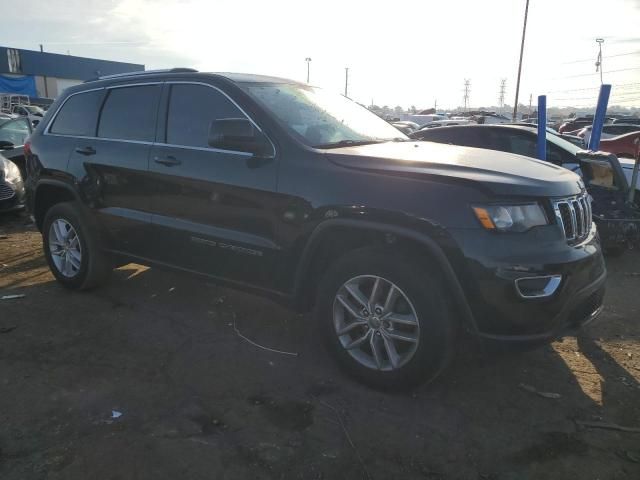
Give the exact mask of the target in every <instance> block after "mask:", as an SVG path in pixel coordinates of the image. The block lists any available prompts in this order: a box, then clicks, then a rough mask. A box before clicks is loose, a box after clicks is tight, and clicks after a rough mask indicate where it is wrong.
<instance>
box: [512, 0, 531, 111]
mask: <svg viewBox="0 0 640 480" xmlns="http://www.w3.org/2000/svg"><path fill="white" fill-rule="evenodd" d="M528 14H529V0H527V5H526V6H525V7H524V24H523V25H522V43H521V44H520V61H519V62H518V81H517V82H516V100H515V102H514V104H513V121H514V122H515V121H517V120H518V95H519V94H520V74H521V73H522V54H523V53H524V37H525V34H526V33H527V15H528Z"/></svg>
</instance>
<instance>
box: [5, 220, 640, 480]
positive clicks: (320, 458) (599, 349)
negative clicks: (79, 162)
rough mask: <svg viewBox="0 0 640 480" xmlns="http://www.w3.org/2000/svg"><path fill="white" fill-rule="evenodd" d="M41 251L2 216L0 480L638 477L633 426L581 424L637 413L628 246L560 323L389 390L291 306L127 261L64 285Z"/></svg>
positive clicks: (639, 441) (636, 421)
mask: <svg viewBox="0 0 640 480" xmlns="http://www.w3.org/2000/svg"><path fill="white" fill-rule="evenodd" d="M41 248H42V247H41V240H40V235H39V233H38V232H37V231H36V230H35V228H34V227H33V226H32V225H29V224H28V221H27V219H26V218H25V217H21V218H15V217H0V296H2V295H9V294H24V295H25V297H24V298H18V299H13V300H0V478H1V479H3V480H29V479H44V478H47V479H65V480H66V479H72V480H73V479H82V480H87V479H154V480H162V479H219V478H225V479H250V478H266V479H280V478H283V479H285V478H286V479H288V478H294V479H339V478H356V479H395V478H402V479H413V478H427V479H494V480H498V479H499V480H516V479H517V480H526V479H545V480H548V479H582V480H586V479H602V480H605V479H634V480H636V479H638V478H640V433H635V432H631V431H618V430H607V429H600V428H592V427H588V426H584V425H583V424H582V423H581V422H595V423H598V424H599V423H602V422H606V423H614V424H617V425H621V426H625V427H632V428H636V429H637V428H640V254H639V253H636V252H632V253H629V254H627V255H624V256H622V257H620V258H611V259H608V262H607V263H608V268H609V274H610V276H609V280H608V292H607V303H606V305H607V306H606V310H605V312H604V314H603V315H602V316H601V319H600V320H599V321H598V322H597V323H596V324H594V325H592V326H590V327H588V328H587V329H586V330H585V331H584V332H583V333H582V334H581V335H580V336H579V337H578V338H575V337H569V338H566V339H565V340H564V341H563V342H556V343H554V344H552V345H550V346H547V347H544V348H541V349H538V350H536V351H532V352H527V353H517V354H514V353H511V354H501V355H495V354H493V355H489V356H486V355H482V353H481V351H480V350H479V349H474V348H473V345H472V344H468V343H463V344H462V347H461V350H462V351H461V352H459V353H460V354H459V355H458V356H457V359H456V360H455V362H454V364H453V365H452V367H451V368H450V369H449V370H448V371H447V372H446V373H445V375H444V376H443V377H442V378H441V379H440V380H438V381H436V382H435V383H434V384H432V385H430V386H427V387H422V388H420V389H418V390H416V391H414V392H411V393H403V394H389V393H381V392H377V391H373V390H371V389H369V388H367V387H364V386H362V385H359V384H357V383H355V382H354V381H352V380H350V379H349V378H347V377H345V376H344V375H343V374H342V373H341V372H340V371H339V370H338V369H337V367H336V366H335V365H334V363H333V362H332V361H331V360H330V358H328V356H327V354H326V353H325V352H324V350H323V348H322V347H321V346H320V345H319V344H318V343H319V342H318V339H317V338H316V337H315V336H314V330H313V328H311V327H310V322H311V319H310V318H308V317H307V316H299V315H295V314H294V313H291V312H290V311H287V310H285V309H283V308H281V307H279V306H277V305H275V304H273V303H271V302H269V301H267V300H264V299H261V298H258V297H253V296H249V295H247V294H243V293H239V292H234V291H230V290H226V289H222V288H219V287H216V286H213V285H210V284H207V283H206V282H205V281H203V280H202V279H197V278H192V277H187V276H184V275H181V274H174V273H168V272H161V271H156V270H153V269H151V270H150V269H146V268H143V267H140V266H136V265H129V266H126V267H123V268H121V269H119V270H117V271H116V272H115V274H114V276H113V279H112V281H111V283H110V284H109V285H108V286H106V287H104V288H102V289H99V290H96V291H93V292H90V293H74V292H69V291H67V290H64V289H63V288H61V287H60V286H58V285H57V284H56V283H55V282H54V280H53V277H52V276H51V274H50V273H49V271H48V269H47V267H46V264H45V261H44V259H43V256H42V253H41ZM234 324H235V328H234ZM240 335H242V336H244V337H245V338H242V337H241V336H240ZM247 339H248V340H251V341H253V342H256V343H257V344H259V345H263V346H268V347H271V348H274V349H277V350H282V351H284V352H290V353H296V355H287V354H283V353H274V352H270V351H266V350H263V349H260V348H258V347H257V346H255V345H253V344H251V343H250V342H249V341H247ZM523 385H524V386H523ZM532 389H535V391H531V390H532ZM536 391H538V392H547V393H552V394H557V395H546V396H545V395H543V394H538V393H536ZM118 412H119V413H120V414H121V416H119V417H118V418H113V417H114V416H117V414H118Z"/></svg>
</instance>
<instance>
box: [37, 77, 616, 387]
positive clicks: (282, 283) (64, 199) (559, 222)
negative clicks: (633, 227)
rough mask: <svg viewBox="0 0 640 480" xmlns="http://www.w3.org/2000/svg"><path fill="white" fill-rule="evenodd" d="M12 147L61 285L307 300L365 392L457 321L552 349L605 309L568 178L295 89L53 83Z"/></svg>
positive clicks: (417, 358)
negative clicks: (45, 104) (220, 287)
mask: <svg viewBox="0 0 640 480" xmlns="http://www.w3.org/2000/svg"><path fill="white" fill-rule="evenodd" d="M25 150H26V155H27V158H28V162H27V169H28V172H29V178H28V203H29V205H30V208H31V211H32V212H33V215H34V217H35V220H36V222H37V226H38V228H39V229H40V231H41V232H42V235H43V239H44V253H45V255H46V258H47V261H48V263H49V266H50V267H51V271H52V272H53V274H54V275H55V277H56V279H57V280H58V281H59V282H60V283H61V284H62V285H64V286H66V287H69V288H73V289H89V288H92V287H96V286H97V285H99V284H101V283H102V282H104V281H105V280H106V279H107V277H108V276H109V272H110V271H111V270H112V269H113V268H114V266H117V265H121V264H124V263H127V262H129V261H135V262H138V263H145V264H149V265H158V266H169V267H172V268H174V269H177V270H182V271H187V272H192V273H195V274H199V275H202V276H205V277H208V278H212V279H214V280H216V281H218V282H220V283H221V284H224V285H228V286H232V287H236V288H240V289H246V290H250V291H252V292H260V293H262V294H265V295H268V296H270V297H271V298H274V299H276V300H279V301H281V302H283V303H286V304H288V305H291V306H292V307H294V308H296V309H298V310H300V311H307V310H311V309H312V308H313V309H314V310H315V313H316V314H315V319H316V322H317V326H318V328H320V330H321V331H322V333H323V336H324V338H325V340H326V342H327V344H328V345H329V347H330V349H331V351H332V352H333V353H334V355H335V358H336V359H337V360H338V361H339V362H340V363H341V364H342V366H343V367H344V368H345V369H346V370H347V371H348V372H350V373H351V374H353V375H355V376H356V377H358V378H359V379H361V380H362V381H364V382H367V383H369V384H371V385H375V386H380V387H393V386H407V385H411V384H415V383H417V382H419V381H425V380H429V379H433V378H434V377H435V376H436V375H437V374H438V373H440V372H441V371H442V369H443V368H444V366H445V365H446V363H447V360H448V359H449V358H450V357H451V354H452V353H453V352H454V349H455V346H456V339H457V338H458V334H459V333H460V332H461V331H465V330H466V331H468V332H470V333H472V334H473V335H475V336H477V337H479V338H482V339H490V340H494V341H495V340H498V341H504V342H516V343H518V342H520V343H531V342H540V341H547V340H551V339H554V338H556V337H558V336H561V335H563V334H564V333H565V332H567V331H568V330H570V329H572V328H577V327H580V326H581V325H583V324H585V323H586V322H589V321H590V320H592V319H593V318H595V316H597V314H598V313H599V312H600V310H601V306H602V298H603V291H604V282H605V276H606V273H605V266H604V262H603V259H602V255H601V251H600V245H599V241H598V235H597V233H596V228H595V226H594V224H593V223H592V221H591V211H590V201H589V197H588V195H587V194H586V193H585V189H584V185H583V184H582V182H581V180H580V178H579V177H578V176H577V175H575V174H574V173H572V172H570V171H568V170H565V169H563V168H560V167H556V166H553V165H550V164H548V163H544V162H539V161H536V160H533V159H530V158H525V157H521V156H518V155H512V154H507V153H503V152H496V151H488V150H480V149H475V148H465V147H455V146H449V145H440V144H435V143H429V142H414V141H412V140H410V139H408V138H407V137H406V136H404V135H403V134H402V133H400V132H399V131H398V130H397V129H395V128H394V127H393V126H391V125H389V124H387V123H386V122H385V121H383V120H382V119H380V118H378V117H377V116H376V115H374V114H373V113H371V112H369V111H368V110H367V109H365V108H363V107H361V106H359V105H358V104H356V103H354V102H352V101H350V100H348V99H347V98H345V97H343V96H340V95H337V94H336V95H334V94H332V93H329V92H327V91H325V90H322V89H319V88H315V87H312V86H308V85H306V84H300V83H297V82H294V81H289V80H284V79H279V78H272V77H264V76H256V75H244V74H211V73H199V72H197V71H194V70H190V69H172V70H167V71H158V72H140V73H137V74H127V75H118V76H111V77H103V78H100V79H97V80H95V81H90V82H86V83H84V84H83V85H80V86H75V87H71V88H69V89H67V90H65V93H64V94H63V95H62V96H61V97H60V98H59V99H57V101H56V102H55V104H54V105H53V106H52V107H51V108H50V109H49V111H48V112H47V114H46V116H45V118H44V119H43V121H42V122H40V124H39V125H38V127H37V129H36V131H35V133H34V134H33V135H32V137H31V139H30V142H29V143H28V144H27V145H26V148H25Z"/></svg>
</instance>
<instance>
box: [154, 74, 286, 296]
mask: <svg viewBox="0 0 640 480" xmlns="http://www.w3.org/2000/svg"><path fill="white" fill-rule="evenodd" d="M164 97H165V101H164V102H163V105H164V109H165V111H164V112H163V113H162V114H161V115H160V118H161V122H160V124H159V133H158V138H159V142H158V143H156V144H155V145H154V146H153V147H152V151H151V160H150V163H149V170H150V172H151V175H150V178H151V180H152V182H153V193H152V196H151V211H152V212H153V223H154V226H155V229H156V238H157V239H158V241H157V242H156V243H155V245H154V247H155V249H154V257H155V258H157V259H159V260H161V261H163V262H165V263H168V264H171V265H175V266H179V267H182V268H185V269H189V270H193V271H197V272H202V273H206V274H210V275H214V276H217V277H221V278H225V279H228V280H233V281H237V282H243V283H249V284H253V285H258V286H263V285H267V284H268V283H269V281H270V280H272V279H271V275H272V272H273V265H274V261H275V257H276V255H277V252H278V247H277V245H276V231H275V230H276V229H275V225H276V214H275V211H276V210H277V202H278V198H277V197H278V196H277V193H276V186H277V185H276V182H277V167H278V164H277V162H276V159H275V158H255V157H254V156H253V155H252V154H250V153H247V152H243V151H232V150H221V149H215V148H211V147H209V144H208V134H209V127H210V125H211V122H212V121H213V120H220V119H229V118H244V119H247V118H248V117H247V115H246V114H245V113H244V112H243V111H242V110H241V109H240V108H239V107H238V105H237V104H236V103H235V102H234V101H233V100H232V99H231V98H230V97H229V96H228V95H227V94H226V93H224V92H223V91H222V90H220V89H219V88H217V87H214V86H212V85H209V84H202V83H185V82H167V83H166V84H165V93H164ZM250 120H251V119H250ZM251 122H252V123H254V122H253V120H251ZM254 125H255V123H254ZM258 128H259V127H258Z"/></svg>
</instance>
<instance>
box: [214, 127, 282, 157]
mask: <svg viewBox="0 0 640 480" xmlns="http://www.w3.org/2000/svg"><path fill="white" fill-rule="evenodd" d="M208 143H209V146H210V147H213V148H220V149H222V150H235V151H238V152H248V153H253V154H254V155H256V156H264V157H267V156H271V155H272V154H273V152H272V148H271V145H270V143H269V141H268V140H267V138H266V137H265V136H264V135H263V134H262V132H260V131H259V130H258V129H257V128H256V127H255V126H254V125H253V124H252V123H251V122H250V121H249V120H247V119H245V118H223V119H220V120H213V121H212V122H211V124H210V125H209V141H208Z"/></svg>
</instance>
